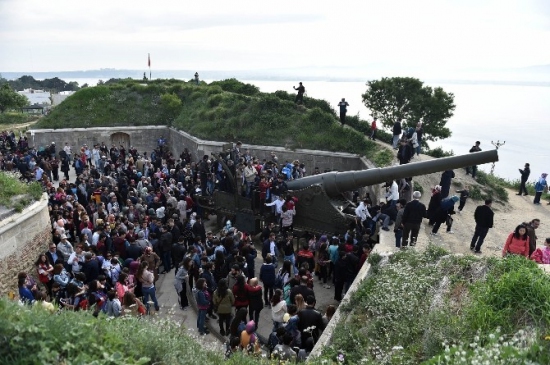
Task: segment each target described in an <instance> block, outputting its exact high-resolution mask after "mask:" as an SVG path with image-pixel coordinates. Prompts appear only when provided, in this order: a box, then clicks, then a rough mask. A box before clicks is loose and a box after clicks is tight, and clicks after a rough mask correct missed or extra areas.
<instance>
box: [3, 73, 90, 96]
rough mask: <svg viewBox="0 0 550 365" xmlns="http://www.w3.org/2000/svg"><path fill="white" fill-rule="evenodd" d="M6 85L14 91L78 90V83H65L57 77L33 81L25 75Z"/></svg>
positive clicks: (56, 91)
mask: <svg viewBox="0 0 550 365" xmlns="http://www.w3.org/2000/svg"><path fill="white" fill-rule="evenodd" d="M8 84H9V85H10V86H11V87H13V88H14V89H15V90H23V89H45V90H49V91H52V92H54V93H58V92H60V91H77V90H79V89H80V88H79V87H78V82H76V81H70V82H68V83H67V82H65V81H63V80H61V79H60V78H58V77H54V78H52V79H44V80H35V79H34V77H32V76H28V75H25V76H21V77H20V78H18V79H16V80H11V81H8Z"/></svg>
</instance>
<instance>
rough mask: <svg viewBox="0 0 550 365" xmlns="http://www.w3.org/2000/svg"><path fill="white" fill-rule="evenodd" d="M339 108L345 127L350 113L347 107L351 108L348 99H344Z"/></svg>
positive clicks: (341, 121)
mask: <svg viewBox="0 0 550 365" xmlns="http://www.w3.org/2000/svg"><path fill="white" fill-rule="evenodd" d="M338 106H339V107H340V123H342V126H343V125H344V124H346V113H347V111H348V109H347V107H348V106H349V104H348V102H347V101H346V98H342V101H341V102H339V103H338Z"/></svg>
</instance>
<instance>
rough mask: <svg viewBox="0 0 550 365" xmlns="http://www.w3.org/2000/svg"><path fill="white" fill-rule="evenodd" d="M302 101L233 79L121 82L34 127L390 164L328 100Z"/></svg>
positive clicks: (72, 102) (72, 101) (74, 100)
mask: <svg viewBox="0 0 550 365" xmlns="http://www.w3.org/2000/svg"><path fill="white" fill-rule="evenodd" d="M304 104H305V107H304V106H298V105H296V104H295V103H294V95H291V94H289V93H287V92H284V91H277V92H275V93H262V92H260V91H259V89H258V88H257V87H256V86H254V85H250V84H245V83H242V82H239V81H237V80H235V79H229V80H224V81H215V82H212V83H211V84H206V83H201V84H200V85H195V84H194V82H183V81H179V80H173V79H172V80H154V81H152V82H149V83H147V84H144V83H142V82H140V81H135V80H120V81H119V82H116V83H108V84H104V85H100V86H96V87H90V88H84V89H81V90H79V91H78V92H76V93H75V94H74V95H72V96H70V97H69V98H67V99H66V100H65V101H64V102H63V103H61V104H60V105H59V106H58V107H56V108H55V109H54V110H53V111H52V112H51V113H50V115H48V116H47V117H45V118H43V119H42V120H41V121H40V122H39V123H37V124H36V125H35V128H68V127H69V128H85V127H113V126H130V125H132V126H145V125H168V126H172V127H175V128H177V129H180V130H184V131H186V132H188V133H190V134H192V135H194V136H197V137H199V138H203V139H209V140H216V141H232V142H235V141H237V140H241V141H243V142H244V143H248V144H257V145H272V146H282V147H286V148H289V149H297V148H304V149H317V150H327V151H339V152H349V153H356V154H360V155H365V156H367V157H368V158H371V159H372V160H373V161H374V162H375V163H377V164H379V165H381V166H383V165H387V164H389V163H390V161H391V153H390V152H389V151H387V150H386V149H381V148H379V147H377V146H376V144H375V143H373V142H371V141H369V140H368V139H365V138H364V135H363V133H361V132H360V131H358V130H356V129H355V128H342V126H341V125H340V123H339V121H338V119H337V117H336V114H335V112H334V110H333V109H332V108H331V107H330V105H329V103H327V102H326V101H324V100H318V99H313V98H307V97H306V98H305V100H304Z"/></svg>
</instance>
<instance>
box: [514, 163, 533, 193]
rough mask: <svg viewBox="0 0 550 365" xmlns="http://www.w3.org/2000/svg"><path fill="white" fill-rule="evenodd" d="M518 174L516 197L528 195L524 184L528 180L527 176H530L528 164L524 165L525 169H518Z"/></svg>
mask: <svg viewBox="0 0 550 365" xmlns="http://www.w3.org/2000/svg"><path fill="white" fill-rule="evenodd" d="M519 173H520V174H521V180H520V184H519V193H517V194H516V195H521V194H523V195H529V193H528V192H527V188H526V187H525V184H526V183H527V179H529V175H530V174H531V169H530V168H529V164H528V163H526V164H525V167H524V168H523V170H522V169H519Z"/></svg>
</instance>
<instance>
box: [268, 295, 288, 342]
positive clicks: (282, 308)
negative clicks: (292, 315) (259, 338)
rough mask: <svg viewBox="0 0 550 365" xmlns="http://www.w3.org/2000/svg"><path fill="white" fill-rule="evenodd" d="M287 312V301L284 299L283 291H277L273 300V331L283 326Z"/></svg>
mask: <svg viewBox="0 0 550 365" xmlns="http://www.w3.org/2000/svg"><path fill="white" fill-rule="evenodd" d="M286 310H287V307H286V301H285V300H284V299H283V291H282V290H281V289H277V290H275V293H273V297H272V298H271V319H273V331H272V332H275V331H276V330H277V328H279V327H281V326H282V325H283V316H284V315H285V313H286Z"/></svg>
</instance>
